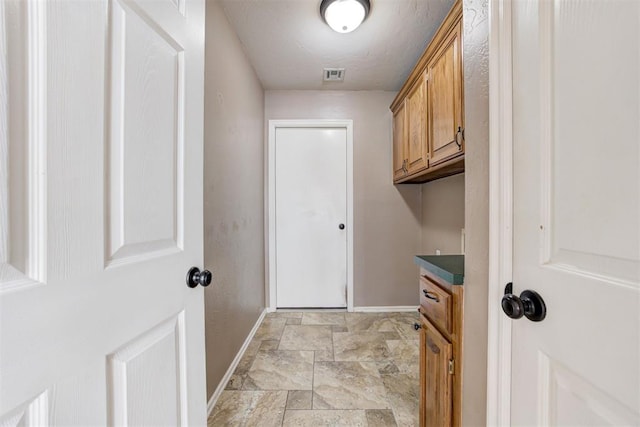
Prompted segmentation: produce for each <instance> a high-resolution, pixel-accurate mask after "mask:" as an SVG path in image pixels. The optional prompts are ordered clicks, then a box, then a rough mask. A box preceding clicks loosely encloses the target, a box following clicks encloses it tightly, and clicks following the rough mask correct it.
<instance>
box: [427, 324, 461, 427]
mask: <svg viewBox="0 0 640 427" xmlns="http://www.w3.org/2000/svg"><path fill="white" fill-rule="evenodd" d="M420 354H421V357H420V381H421V385H420V388H421V389H422V395H423V396H424V399H423V405H422V408H423V409H422V411H421V413H420V418H421V422H420V425H423V426H450V425H451V412H452V406H453V372H452V369H453V346H452V345H451V343H450V342H449V341H448V340H447V339H446V338H445V337H443V336H442V334H440V332H438V330H437V329H436V328H435V327H434V326H433V325H432V324H431V322H429V321H428V320H426V319H425V318H424V316H422V332H421V334H420Z"/></svg>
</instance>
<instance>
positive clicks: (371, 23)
mask: <svg viewBox="0 0 640 427" xmlns="http://www.w3.org/2000/svg"><path fill="white" fill-rule="evenodd" d="M220 2H221V3H222V7H223V9H224V11H225V14H226V15H227V17H228V19H229V21H230V22H231V25H232V26H233V27H234V28H235V30H236V33H237V34H238V37H239V38H240V41H241V42H242V44H243V45H244V48H245V52H246V53H247V55H248V56H249V59H250V61H251V63H252V64H253V67H254V68H255V70H256V73H257V74H258V77H259V78H260V81H261V82H262V85H263V87H264V88H265V89H267V90H273V89H331V90H399V89H400V87H401V86H402V84H403V83H404V80H405V79H406V77H407V76H408V75H409V72H410V71H411V69H412V68H413V66H414V65H415V63H416V61H417V59H418V58H419V57H420V55H421V54H422V52H423V51H424V48H425V47H426V45H427V42H428V41H429V40H430V39H431V37H432V36H433V34H434V33H435V31H436V29H437V28H438V25H439V24H440V22H442V20H443V19H444V17H445V16H446V14H447V12H448V11H449V9H450V8H451V6H452V4H453V0H371V12H370V14H369V17H368V18H367V19H366V20H365V21H364V22H363V23H362V25H361V26H360V27H359V28H358V29H356V30H355V31H353V32H351V33H348V34H339V33H336V32H334V31H333V30H331V29H330V28H329V26H327V25H326V24H325V23H324V21H323V20H322V18H321V17H320V12H319V8H320V0H220ZM324 67H330V68H334V67H341V68H346V72H345V79H344V82H330V83H329V82H323V81H322V69H323V68H324Z"/></svg>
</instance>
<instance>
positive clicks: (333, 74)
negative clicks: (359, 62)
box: [324, 68, 344, 82]
mask: <svg viewBox="0 0 640 427" xmlns="http://www.w3.org/2000/svg"><path fill="white" fill-rule="evenodd" d="M324 81H325V82H343V81H344V68H325V69H324Z"/></svg>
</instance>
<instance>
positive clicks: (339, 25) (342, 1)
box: [320, 0, 371, 33]
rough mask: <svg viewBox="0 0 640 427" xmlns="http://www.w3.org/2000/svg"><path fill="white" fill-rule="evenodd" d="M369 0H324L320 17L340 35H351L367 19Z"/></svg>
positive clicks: (321, 4)
mask: <svg viewBox="0 0 640 427" xmlns="http://www.w3.org/2000/svg"><path fill="white" fill-rule="evenodd" d="M370 7H371V4H370V3H369V0H322V3H320V15H322V17H323V18H324V21H325V22H326V23H327V24H328V25H329V26H330V27H331V28H332V29H333V30H334V31H337V32H339V33H350V32H351V31H353V30H355V29H356V28H358V26H359V25H360V24H362V21H364V20H365V19H367V15H369V8H370Z"/></svg>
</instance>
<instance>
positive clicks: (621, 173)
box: [501, 0, 640, 426]
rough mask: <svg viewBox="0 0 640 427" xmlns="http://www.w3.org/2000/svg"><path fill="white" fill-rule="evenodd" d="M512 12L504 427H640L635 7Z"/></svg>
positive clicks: (592, 5) (542, 6)
mask: <svg viewBox="0 0 640 427" xmlns="http://www.w3.org/2000/svg"><path fill="white" fill-rule="evenodd" d="M510 7H511V8H512V9H511V13H510V14H509V16H511V17H512V19H513V25H512V26H511V28H513V36H512V37H511V39H510V40H512V43H513V44H512V46H511V47H510V51H511V52H512V53H513V58H512V61H513V62H512V65H513V66H512V68H511V69H512V70H513V82H512V83H513V84H512V87H513V88H514V90H513V103H512V106H513V135H514V138H513V168H512V170H513V203H510V201H509V204H508V209H513V228H512V229H513V239H512V241H513V260H512V267H513V276H512V280H513V290H514V292H513V293H514V294H516V295H518V294H520V293H521V292H522V291H524V290H525V289H530V290H534V291H536V292H538V293H539V294H540V295H541V296H542V297H543V298H544V300H545V303H546V307H547V310H548V311H547V315H546V318H545V319H544V320H543V321H541V322H539V323H533V322H531V321H529V320H527V319H526V318H522V319H519V320H513V321H510V323H511V333H510V335H511V337H512V343H511V352H512V353H511V359H510V360H511V376H510V379H511V391H512V392H511V396H510V404H511V420H510V421H511V423H512V424H513V425H549V426H556V425H557V426H568V425H574V426H587V425H589V426H596V425H597V426H605V425H607V426H621V425H640V321H639V319H640V144H639V143H638V141H640V127H639V126H638V117H640V91H639V89H640V60H639V59H640V55H639V53H640V3H639V2H637V1H619V2H600V1H591V2H566V1H563V0H554V1H544V2H540V1H535V0H526V1H517V2H512V5H511V6H510ZM584 46H589V49H584ZM593 52H597V55H596V56H597V57H595V56H594V54H593ZM516 88H517V90H516ZM509 113H510V112H509ZM510 134H511V132H510ZM509 138H510V137H509ZM501 211H502V210H501ZM510 225H511V224H509V226H510ZM505 259H506V256H505ZM507 262H511V258H510V257H509V261H507Z"/></svg>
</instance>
